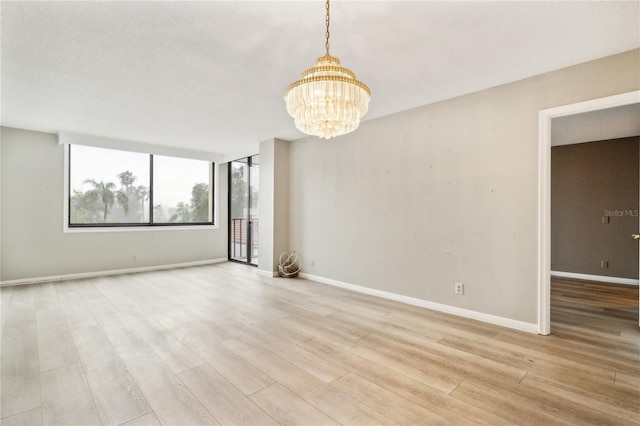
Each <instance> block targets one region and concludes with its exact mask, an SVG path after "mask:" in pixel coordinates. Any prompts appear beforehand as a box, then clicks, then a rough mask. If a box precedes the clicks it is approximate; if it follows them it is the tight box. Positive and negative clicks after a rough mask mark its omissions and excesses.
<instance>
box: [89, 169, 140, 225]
mask: <svg viewBox="0 0 640 426" xmlns="http://www.w3.org/2000/svg"><path fill="white" fill-rule="evenodd" d="M84 183H85V184H89V185H91V186H92V187H93V188H92V189H90V190H89V191H87V192H86V194H85V197H88V198H89V200H91V201H92V202H98V201H99V202H100V203H101V204H103V205H104V214H103V217H102V222H103V223H106V221H107V214H109V208H110V207H112V206H113V204H114V202H115V201H117V202H118V204H119V205H120V206H121V207H122V209H123V210H124V213H125V214H129V197H127V194H125V193H124V192H123V191H122V190H116V184H115V183H113V182H107V183H104V182H103V181H100V182H96V181H95V180H93V179H87V180H85V181H84Z"/></svg>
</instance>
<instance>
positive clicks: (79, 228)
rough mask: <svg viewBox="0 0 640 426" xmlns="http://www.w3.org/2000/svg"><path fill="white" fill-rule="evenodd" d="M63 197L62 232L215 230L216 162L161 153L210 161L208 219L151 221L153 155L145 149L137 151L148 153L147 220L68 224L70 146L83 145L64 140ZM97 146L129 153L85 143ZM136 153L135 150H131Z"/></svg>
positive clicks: (216, 200) (216, 202) (216, 213)
mask: <svg viewBox="0 0 640 426" xmlns="http://www.w3.org/2000/svg"><path fill="white" fill-rule="evenodd" d="M63 145H64V191H63V192H64V197H65V200H64V202H63V206H64V212H63V222H64V224H63V225H64V226H63V231H64V232H65V233H68V232H69V233H72V232H114V231H115V232H119V231H150V230H196V229H218V220H217V219H218V209H217V208H216V207H217V204H218V188H217V185H216V184H217V182H218V179H217V177H218V167H219V165H218V162H216V161H210V160H203V159H198V158H191V157H180V156H176V155H166V154H162V156H164V157H173V158H182V159H189V160H195V161H204V162H206V163H209V169H210V176H209V178H210V185H209V199H210V208H211V221H210V222H209V221H207V222H175V223H172V222H160V223H155V222H154V221H153V192H154V186H153V157H154V154H151V153H148V152H138V153H139V154H144V155H148V156H149V212H148V213H149V221H148V222H140V223H129V222H124V223H71V179H70V176H71V146H72V145H80V146H83V145H82V144H71V143H64V144H63ZM86 146H90V147H92V148H97V149H112V150H114V151H119V152H130V151H127V150H123V149H117V148H106V147H101V146H93V145H86ZM133 152H137V151H133Z"/></svg>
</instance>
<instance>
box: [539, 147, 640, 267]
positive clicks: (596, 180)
mask: <svg viewBox="0 0 640 426" xmlns="http://www.w3.org/2000/svg"><path fill="white" fill-rule="evenodd" d="M639 142H640V138H638V137H631V138H624V139H615V140H610V141H599V142H589V143H582V144H576V145H565V146H557V147H553V148H552V149H551V270H553V271H562V272H573V273H580V274H589V275H604V276H609V277H618V278H636V279H637V278H638V242H637V241H634V240H632V239H631V237H630V236H631V234H635V233H637V232H638V181H639V177H638V176H639V170H638V165H639V159H638V145H639ZM603 216H607V217H608V222H607V223H603V220H602V218H603ZM603 260H604V261H608V264H609V266H608V268H602V267H601V262H602V261H603Z"/></svg>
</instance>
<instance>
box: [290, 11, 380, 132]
mask: <svg viewBox="0 0 640 426" xmlns="http://www.w3.org/2000/svg"><path fill="white" fill-rule="evenodd" d="M325 8H326V10H327V15H326V23H327V31H326V33H325V39H326V42H325V49H326V54H325V55H324V56H322V57H320V58H318V59H317V60H316V64H315V66H314V67H313V68H310V69H308V70H306V71H305V72H303V73H302V76H301V77H300V80H298V81H296V82H294V83H291V84H290V85H289V87H287V90H286V92H285V95H284V100H285V101H286V103H287V112H288V113H289V115H290V116H292V117H293V118H294V119H295V124H296V127H297V128H298V130H300V131H301V132H303V133H306V134H308V135H314V136H318V137H321V138H325V139H329V138H332V137H334V136H340V135H344V134H346V133H349V132H353V131H354V130H356V129H357V128H358V126H359V125H360V118H361V117H363V116H364V115H365V114H366V113H367V108H368V104H369V99H371V92H370V91H369V88H368V87H367V85H366V84H364V83H363V82H361V81H359V80H357V79H356V76H355V74H354V73H353V72H351V71H350V70H348V69H347V68H343V67H342V66H341V65H340V60H339V59H338V58H336V57H334V56H331V55H330V54H329V35H330V33H329V16H330V13H329V12H330V11H329V0H327V3H326V6H325Z"/></svg>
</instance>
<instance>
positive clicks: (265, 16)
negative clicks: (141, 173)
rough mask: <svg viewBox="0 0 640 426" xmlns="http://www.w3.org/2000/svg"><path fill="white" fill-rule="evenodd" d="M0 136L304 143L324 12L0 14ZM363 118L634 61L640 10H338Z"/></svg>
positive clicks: (153, 7)
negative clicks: (552, 74) (293, 112)
mask: <svg viewBox="0 0 640 426" xmlns="http://www.w3.org/2000/svg"><path fill="white" fill-rule="evenodd" d="M0 7H1V11H0V12H1V19H2V21H1V25H2V33H1V36H2V39H1V43H2V45H1V47H2V57H1V59H2V69H1V70H2V84H1V89H2V93H1V101H2V103H1V107H2V109H1V118H2V125H5V126H12V127H19V128H26V129H33V130H42V131H48V132H57V131H63V132H64V131H67V132H75V133H84V134H91V135H97V136H104V137H111V138H118V139H127V140H133V141H139V142H147V143H156V144H161V145H169V146H176V147H182V148H190V149H197V150H205V151H213V152H218V153H232V152H235V151H238V150H242V149H243V148H245V149H246V147H247V146H249V145H253V144H256V143H257V142H259V141H262V140H266V139H270V138H272V137H277V138H282V139H287V140H292V139H298V138H300V137H302V136H303V135H302V134H301V133H299V132H298V131H297V130H296V129H295V127H294V124H293V119H291V118H290V117H289V116H288V115H287V112H286V109H285V105H284V101H283V92H284V88H285V87H286V86H287V85H288V84H289V83H291V82H292V81H294V80H296V79H297V78H298V77H299V75H300V73H301V72H302V71H304V70H305V69H307V68H309V67H311V66H312V65H313V62H314V61H315V59H316V58H317V57H319V56H321V55H323V54H324V2H323V1H322V0H318V1H313V2H311V1H304V2H302V1H301V2H273V1H254V2H211V1H209V2H207V1H204V2H180V1H173V2H104V1H102V2H82V1H80V2H54V1H49V2H9V1H4V0H3V1H2V2H1V3H0ZM331 8H332V14H331V18H332V19H331V53H332V54H333V55H334V56H337V57H338V58H340V60H341V61H342V64H343V65H344V66H346V67H348V68H350V69H351V70H352V71H354V72H355V73H356V75H357V76H358V78H359V79H360V80H362V81H363V82H365V83H366V84H368V85H369V87H370V88H371V92H372V100H371V103H370V108H369V113H368V115H367V116H366V118H365V119H372V118H376V117H381V116H385V115H388V114H392V113H395V112H398V111H402V110H406V109H409V108H413V107H416V106H420V105H424V104H428V103H432V102H435V101H439V100H443V99H447V98H451V97H454V96H458V95H462V94H465V93H470V92H473V91H477V90H481V89H485V88H488V87H492V86H496V85H500V84H504V83H507V82H511V81H515V80H519V79H522V78H526V77H529V76H532V75H536V74H540V73H543V72H547V71H552V70H555V69H559V68H563V67H566V66H570V65H574V64H578V63H582V62H586V61H589V60H592V59H596V58H600V57H604V56H608V55H612V54H615V53H619V52H623V51H627V50H631V49H634V48H638V47H640V2H638V1H623V2H600V1H593V2H592V1H588V2H557V1H547V2H524V1H519V2H515V1H514V2H480V1H473V2H424V1H411V2H405V1H376V2H369V1H333V2H332V3H331Z"/></svg>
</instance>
